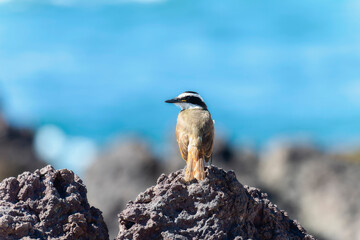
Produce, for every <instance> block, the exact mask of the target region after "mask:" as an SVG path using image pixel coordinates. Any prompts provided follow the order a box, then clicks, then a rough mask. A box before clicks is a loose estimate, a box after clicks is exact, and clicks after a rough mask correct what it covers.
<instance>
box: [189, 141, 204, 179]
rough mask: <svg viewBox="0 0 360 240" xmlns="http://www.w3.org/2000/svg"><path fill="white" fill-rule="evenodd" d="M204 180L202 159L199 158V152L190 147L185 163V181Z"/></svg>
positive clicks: (195, 148)
mask: <svg viewBox="0 0 360 240" xmlns="http://www.w3.org/2000/svg"><path fill="white" fill-rule="evenodd" d="M194 177H195V178H196V179H197V180H199V181H200V180H204V179H205V171H204V158H203V157H201V158H200V157H199V150H198V148H197V147H195V146H191V147H190V148H189V151H188V159H187V161H186V171H185V181H191V180H193V179H194Z"/></svg>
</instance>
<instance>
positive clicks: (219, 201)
mask: <svg viewBox="0 0 360 240" xmlns="http://www.w3.org/2000/svg"><path fill="white" fill-rule="evenodd" d="M182 172H183V171H182V170H179V171H176V172H173V173H171V174H170V175H168V176H166V175H165V174H163V175H161V176H160V177H159V179H158V180H157V184H156V185H155V186H153V187H150V188H148V189H147V190H146V191H145V192H143V193H141V194H140V195H139V196H138V197H137V198H136V200H135V201H134V202H129V203H128V205H127V207H126V208H125V209H124V210H123V211H122V212H121V213H120V214H119V228H120V231H119V234H118V236H117V239H118V240H120V239H239V240H240V239H250V238H251V239H278V240H280V239H294V240H295V239H309V240H310V239H315V238H314V237H312V236H311V235H309V234H307V233H306V231H305V230H304V229H303V228H302V227H301V226H300V225H299V224H298V223H297V222H296V221H293V220H291V219H289V218H288V216H287V214H286V212H284V211H281V210H279V209H278V208H277V207H276V205H274V204H273V203H271V202H270V201H269V200H268V199H267V195H266V194H265V193H262V192H261V191H260V190H259V189H257V188H251V187H247V186H243V185H241V183H239V182H238V180H237V179H236V176H235V173H234V172H233V171H229V172H225V171H224V170H222V169H219V168H217V167H213V166H210V167H207V168H206V171H205V173H206V179H205V180H204V181H201V182H197V180H193V181H192V182H190V183H185V182H184V181H183V173H182Z"/></svg>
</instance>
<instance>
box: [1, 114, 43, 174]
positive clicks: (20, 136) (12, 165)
mask: <svg viewBox="0 0 360 240" xmlns="http://www.w3.org/2000/svg"><path fill="white" fill-rule="evenodd" d="M33 141H34V133H33V132H32V131H31V130H29V129H20V128H15V127H12V126H9V125H8V124H7V123H6V121H5V120H4V119H3V118H2V116H1V115H0V181H1V180H3V179H4V178H7V177H10V176H16V175H18V174H20V173H22V172H24V171H34V170H35V169H38V168H41V167H44V166H46V163H45V162H43V161H42V160H40V159H39V158H38V157H37V156H36V154H35V151H34V149H33Z"/></svg>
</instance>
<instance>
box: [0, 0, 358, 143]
mask: <svg viewBox="0 0 360 240" xmlns="http://www.w3.org/2000/svg"><path fill="white" fill-rule="evenodd" d="M359 11H360V4H359V3H358V2H357V1H310V0H306V1H276V0H272V1H239V0H232V1H214V0H206V1H205V0H201V1H188V0H182V1H175V0H170V1H160V2H153V3H152V2H151V1H150V2H149V3H144V2H141V1H139V2H135V1H127V2H123V1H115V0H114V1H111V0H109V1H105V2H101V1H96V0H93V1H89V2H85V1H78V2H76V1H72V0H67V1H65V0H57V1H49V2H46V1H40V0H39V1H36V0H33V1H21V0H19V1H9V2H5V3H4V2H3V1H0V80H1V85H0V91H1V94H2V95H3V97H2V99H3V109H4V112H5V114H6V116H7V118H8V119H10V120H11V121H12V122H13V123H15V124H18V125H27V126H32V127H36V128H38V127H40V126H44V125H47V124H54V125H56V126H58V127H59V128H60V129H62V130H63V131H64V132H65V133H66V134H68V135H70V136H82V137H86V138H90V139H92V140H94V141H95V142H97V143H103V142H104V141H106V140H107V139H109V138H111V137H113V136H115V135H117V134H124V133H133V132H136V133H140V134H142V135H144V136H145V137H147V138H149V139H151V140H153V141H154V142H155V143H161V142H164V141H167V140H168V139H169V133H168V132H169V131H173V130H174V129H173V128H174V126H175V122H176V116H177V111H178V109H177V108H175V107H173V106H170V105H166V104H165V103H164V102H163V101H164V100H166V99H168V98H171V97H174V96H176V95H177V94H179V93H181V92H182V91H185V90H194V91H198V92H199V93H200V94H201V95H202V96H203V98H204V99H205V101H206V102H207V105H208V106H209V109H210V111H211V113H212V114H213V117H214V119H215V120H216V126H217V130H218V131H219V132H220V131H222V132H225V133H226V134H227V135H228V137H230V138H231V139H232V140H234V141H250V142H253V143H255V144H256V145H261V144H262V143H264V142H266V141H268V139H270V138H272V137H274V136H278V135H286V136H293V135H299V134H300V135H302V136H303V135H305V136H308V137H310V138H312V139H314V140H315V141H318V142H319V143H321V144H323V145H325V146H332V145H339V144H342V145H343V144H353V143H354V142H356V143H358V142H359V141H358V140H359V139H360V125H359V122H360V111H359V109H360V67H359V66H360V15H359Z"/></svg>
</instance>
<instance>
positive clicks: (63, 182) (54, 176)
mask: <svg viewBox="0 0 360 240" xmlns="http://www.w3.org/2000/svg"><path fill="white" fill-rule="evenodd" d="M20 238H24V239H59V240H60V239H109V236H108V233H107V227H106V225H105V223H104V221H103V218H102V215H101V212H100V211H99V210H98V209H96V208H94V207H90V206H89V204H88V201H87V198H86V187H85V185H84V184H83V183H82V181H81V179H80V178H79V177H78V176H77V175H75V174H74V173H73V172H72V171H69V170H67V169H62V170H55V169H54V168H53V167H51V166H50V165H49V166H46V167H44V168H42V169H40V170H36V171H35V172H34V173H30V172H24V173H22V174H21V175H19V176H18V177H17V178H15V177H10V178H7V179H5V180H3V181H2V182H1V183H0V239H8V240H12V239H14V240H15V239H20Z"/></svg>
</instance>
